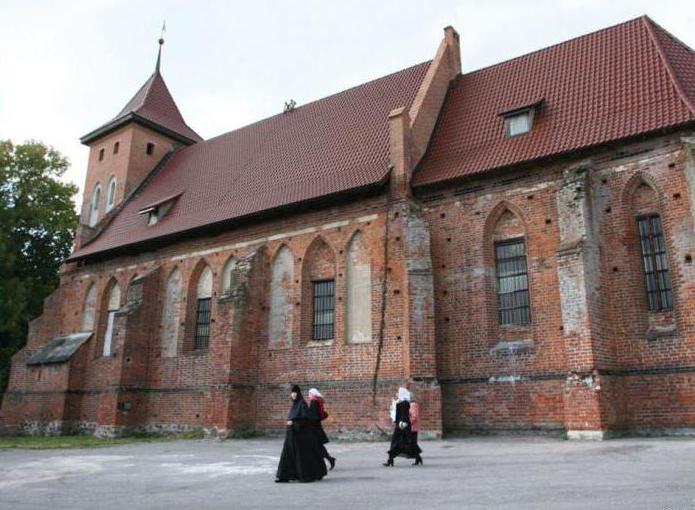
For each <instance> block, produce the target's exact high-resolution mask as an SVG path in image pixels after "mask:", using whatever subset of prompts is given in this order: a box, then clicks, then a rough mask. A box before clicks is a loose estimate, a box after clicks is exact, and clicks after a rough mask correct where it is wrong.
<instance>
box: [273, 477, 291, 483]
mask: <svg viewBox="0 0 695 510" xmlns="http://www.w3.org/2000/svg"><path fill="white" fill-rule="evenodd" d="M289 482H290V481H289V480H285V479H284V478H276V479H275V483H289Z"/></svg>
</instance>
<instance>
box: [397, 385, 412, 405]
mask: <svg viewBox="0 0 695 510" xmlns="http://www.w3.org/2000/svg"><path fill="white" fill-rule="evenodd" d="M404 400H407V401H408V402H410V392H409V391H408V390H407V389H405V388H398V401H399V402H403V401H404Z"/></svg>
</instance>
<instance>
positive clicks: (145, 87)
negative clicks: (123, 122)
mask: <svg viewBox="0 0 695 510" xmlns="http://www.w3.org/2000/svg"><path fill="white" fill-rule="evenodd" d="M155 74H156V71H155V72H154V73H152V74H151V75H150V77H149V78H147V80H145V83H143V84H142V85H140V88H139V89H138V90H137V92H135V94H133V96H132V97H131V98H130V99H129V100H128V102H127V103H126V104H125V106H124V107H123V108H122V109H121V111H120V112H118V114H117V115H116V116H115V117H114V119H118V118H120V117H122V116H123V115H126V114H128V113H129V112H132V111H135V110H137V109H138V108H140V107H142V105H143V104H144V102H145V99H146V98H147V95H148V94H149V93H150V90H151V89H152V83H153V82H154V75H155ZM140 94H142V99H141V100H140V102H139V105H137V106H135V107H134V106H132V105H131V103H132V102H133V101H134V100H135V98H136V97H138V96H139V95H140Z"/></svg>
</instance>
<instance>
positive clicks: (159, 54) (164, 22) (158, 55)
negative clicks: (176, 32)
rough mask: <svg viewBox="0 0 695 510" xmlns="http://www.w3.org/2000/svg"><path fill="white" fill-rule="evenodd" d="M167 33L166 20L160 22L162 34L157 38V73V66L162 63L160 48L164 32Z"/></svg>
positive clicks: (156, 68) (157, 67) (157, 69)
mask: <svg viewBox="0 0 695 510" xmlns="http://www.w3.org/2000/svg"><path fill="white" fill-rule="evenodd" d="M166 31H167V25H166V20H165V21H162V33H161V34H160V36H159V41H158V42H159V51H158V52H157V65H156V66H155V72H156V73H159V64H160V62H161V61H162V46H164V32H166Z"/></svg>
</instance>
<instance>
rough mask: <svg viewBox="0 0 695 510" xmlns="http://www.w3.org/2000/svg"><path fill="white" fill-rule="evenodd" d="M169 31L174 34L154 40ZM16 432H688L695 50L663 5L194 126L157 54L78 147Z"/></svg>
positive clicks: (694, 272) (449, 36)
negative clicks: (251, 119)
mask: <svg viewBox="0 0 695 510" xmlns="http://www.w3.org/2000/svg"><path fill="white" fill-rule="evenodd" d="M160 42H161V41H160ZM81 141H82V142H83V143H84V144H85V145H87V146H88V147H89V150H90V154H89V165H88V170H87V178H86V182H85V188H84V189H85V192H84V202H83V204H82V210H81V215H80V224H81V226H80V229H79V233H78V239H77V242H76V246H75V249H74V252H73V253H72V255H71V256H70V257H69V258H68V259H67V260H66V261H65V264H64V266H63V268H62V270H61V274H60V286H59V287H58V289H57V290H56V291H55V292H54V293H53V294H52V295H51V296H50V297H49V298H47V299H46V301H45V304H44V310H43V314H42V315H41V316H40V317H39V318H37V319H35V320H34V321H32V323H31V325H30V332H29V338H28V342H27V345H26V347H25V348H24V349H23V350H21V351H20V352H19V353H17V355H16V356H15V357H14V359H13V363H12V371H11V379H10V383H9V387H8V391H7V393H6V395H5V398H4V401H3V403H2V410H1V412H0V425H1V426H2V428H3V429H4V430H5V431H6V432H20V433H36V434H39V433H44V434H45V433H61V432H62V433H66V432H74V431H80V432H85V433H93V434H97V435H113V434H120V433H124V432H127V431H134V430H135V431H153V432H157V431H177V430H204V431H205V432H206V433H207V434H209V435H218V436H225V435H227V434H229V433H231V432H235V431H241V430H256V431H272V430H279V429H281V428H282V427H283V426H284V421H285V415H286V412H287V410H288V406H289V403H288V392H289V388H290V385H291V384H295V383H296V384H300V385H302V386H303V387H304V388H308V387H310V386H316V387H318V388H319V389H320V390H321V391H322V392H323V393H324V395H325V396H326V398H327V401H328V406H329V411H330V418H329V419H328V421H327V424H326V427H327V429H328V431H329V432H330V433H332V434H334V435H360V434H374V433H378V432H379V430H388V429H389V428H390V422H389V416H388V408H389V403H390V399H391V398H392V396H393V395H394V394H395V393H396V389H397V388H398V386H399V385H405V386H407V387H409V388H410V389H411V391H412V392H413V394H414V396H415V398H416V400H417V401H418V402H419V403H420V406H421V413H422V422H423V423H422V431H423V432H422V433H423V434H426V435H430V436H439V435H441V434H442V433H450V432H459V431H468V432H474V431H505V430H539V431H548V432H558V433H563V432H564V433H566V434H567V435H568V437H570V438H600V437H604V436H605V435H606V434H613V433H618V432H622V431H626V430H629V431H634V432H640V431H642V432H645V431H650V432H653V431H658V432H662V433H685V432H688V431H693V430H695V304H694V303H695V263H693V255H695V53H694V52H693V50H692V49H690V48H688V47H687V46H686V45H685V44H683V43H682V42H680V41H679V40H678V39H676V38H675V37H674V36H672V35H671V34H669V33H668V32H666V31H665V30H664V29H663V28H662V27H660V26H659V25H657V24H656V23H654V22H653V21H652V20H651V19H649V18H648V17H641V18H638V19H634V20H631V21H628V22H625V23H622V24H620V25H617V26H613V27H610V28H606V29H603V30H599V31H597V32H594V33H591V34H588V35H585V36H582V37H578V38H576V39H572V40H570V41H567V42H564V43H561V44H557V45H555V46H551V47H549V48H545V49H542V50H540V51H536V52H533V53H529V54H528V55H523V56H521V57H518V58H514V59H512V60H508V61H506V62H502V63H499V64H496V65H493V66H490V67H486V68H484V69H479V70H477V71H473V72H470V73H466V74H462V73H461V59H460V49H459V37H458V34H457V33H456V31H455V30H454V29H452V28H450V27H449V28H446V29H444V37H443V40H442V41H441V44H440V46H439V48H438V50H437V52H436V54H435V55H434V58H433V59H432V60H430V61H427V62H423V63H421V64H418V65H415V66H413V67H410V68H408V69H404V70H402V71H399V72H396V73H394V74H390V75H388V76H384V77H383V78H379V79H377V80H374V81H371V82H369V83H365V84H363V85H359V86H356V87H354V88H351V89H349V90H346V91H344V92H341V93H338V94H335V95H332V96H329V97H326V98H324V99H320V100H318V101H315V102H312V103H309V104H305V105H297V106H295V105H293V104H288V105H286V108H285V111H284V112H283V113H280V114H278V115H276V116H274V117H270V118H268V119H265V120H261V121H259V122H257V123H255V124H251V125H249V126H246V127H244V128H241V129H238V130H235V131H232V132H229V133H226V134H223V135H220V136H217V137H215V138H212V139H209V140H203V139H202V138H201V137H200V136H199V135H198V134H197V133H196V132H195V131H194V130H193V129H192V128H191V127H189V126H188V125H187V124H186V122H185V121H184V118H183V116H182V114H181V112H180V111H179V109H178V108H177V106H176V103H175V101H174V99H173V98H172V96H171V95H170V93H169V90H168V88H167V86H166V84H165V82H164V79H163V77H162V74H161V73H160V69H159V59H158V61H157V66H156V68H155V71H154V73H153V74H152V75H151V76H150V77H149V78H148V79H147V81H146V82H145V83H144V85H142V87H141V88H140V89H139V90H138V91H137V93H136V94H135V96H133V98H132V99H131V100H130V101H129V102H128V103H127V104H126V105H125V107H124V108H123V109H122V110H121V112H120V113H118V115H116V116H115V117H114V118H113V119H111V120H109V121H108V122H106V123H105V124H104V125H102V126H101V127H99V128H97V129H95V130H93V131H91V132H90V133H88V134H86V135H85V136H84V137H82V139H81Z"/></svg>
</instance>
